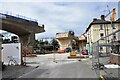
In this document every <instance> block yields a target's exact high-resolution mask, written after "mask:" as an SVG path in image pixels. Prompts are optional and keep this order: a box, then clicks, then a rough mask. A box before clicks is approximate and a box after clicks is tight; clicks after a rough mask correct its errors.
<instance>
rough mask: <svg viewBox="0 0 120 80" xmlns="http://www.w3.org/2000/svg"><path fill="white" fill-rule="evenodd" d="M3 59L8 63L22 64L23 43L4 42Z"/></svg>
mask: <svg viewBox="0 0 120 80" xmlns="http://www.w3.org/2000/svg"><path fill="white" fill-rule="evenodd" d="M2 47H3V49H2V61H3V62H4V64H6V65H11V64H13V65H20V64H21V44H20V43H8V44H2Z"/></svg>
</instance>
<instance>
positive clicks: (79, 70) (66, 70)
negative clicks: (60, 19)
mask: <svg viewBox="0 0 120 80" xmlns="http://www.w3.org/2000/svg"><path fill="white" fill-rule="evenodd" d="M19 78H97V75H96V73H95V71H94V70H92V69H91V65H90V64H89V63H88V62H87V61H82V62H79V61H71V62H70V61H69V62H61V61H57V63H55V62H53V61H51V62H50V61H49V62H45V64H44V65H41V66H39V67H38V68H37V69H35V70H33V71H31V72H29V73H27V74H25V75H23V76H20V77H19Z"/></svg>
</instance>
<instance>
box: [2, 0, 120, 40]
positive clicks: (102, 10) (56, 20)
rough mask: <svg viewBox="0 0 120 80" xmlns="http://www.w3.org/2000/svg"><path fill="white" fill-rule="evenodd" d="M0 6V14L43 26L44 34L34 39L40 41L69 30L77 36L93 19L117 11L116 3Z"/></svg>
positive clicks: (4, 4) (29, 3) (14, 3)
mask: <svg viewBox="0 0 120 80" xmlns="http://www.w3.org/2000/svg"><path fill="white" fill-rule="evenodd" d="M107 5H108V6H109V8H108V7H107ZM0 6H1V7H0V12H6V11H7V12H10V13H14V14H19V15H22V16H26V17H29V18H33V19H36V20H37V21H38V23H39V24H40V25H41V24H44V25H45V30H46V32H44V33H40V34H36V39H40V38H43V37H55V34H56V33H58V32H67V31H69V30H72V31H74V32H75V35H76V36H79V35H80V34H82V33H84V32H85V30H86V28H87V27H88V25H89V24H90V22H91V21H92V20H93V18H100V15H102V14H107V13H108V10H109V9H110V10H112V8H114V7H115V8H117V9H118V2H65V1H64V2H54V1H53V2H39V1H37V2H36V1H35V2H33V1H26V2H14V1H13V2H10V1H9V2H8V1H4V2H2V1H1V3H0ZM109 17H110V16H108V17H107V20H109ZM116 18H118V15H117V16H116Z"/></svg>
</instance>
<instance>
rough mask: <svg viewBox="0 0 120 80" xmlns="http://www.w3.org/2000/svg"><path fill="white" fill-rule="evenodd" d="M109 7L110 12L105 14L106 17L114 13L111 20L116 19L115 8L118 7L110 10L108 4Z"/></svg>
mask: <svg viewBox="0 0 120 80" xmlns="http://www.w3.org/2000/svg"><path fill="white" fill-rule="evenodd" d="M107 8H108V11H109V12H108V14H106V15H105V18H106V17H107V16H109V15H110V14H111V13H112V15H111V16H110V21H115V16H116V10H115V9H116V8H113V9H112V10H111V11H110V9H109V6H108V5H107Z"/></svg>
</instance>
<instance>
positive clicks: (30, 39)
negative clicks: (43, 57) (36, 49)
mask: <svg viewBox="0 0 120 80" xmlns="http://www.w3.org/2000/svg"><path fill="white" fill-rule="evenodd" d="M19 38H20V42H21V44H22V50H23V49H24V48H27V50H28V51H29V53H30V54H32V53H33V46H34V43H35V33H30V34H27V35H22V36H19Z"/></svg>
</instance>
